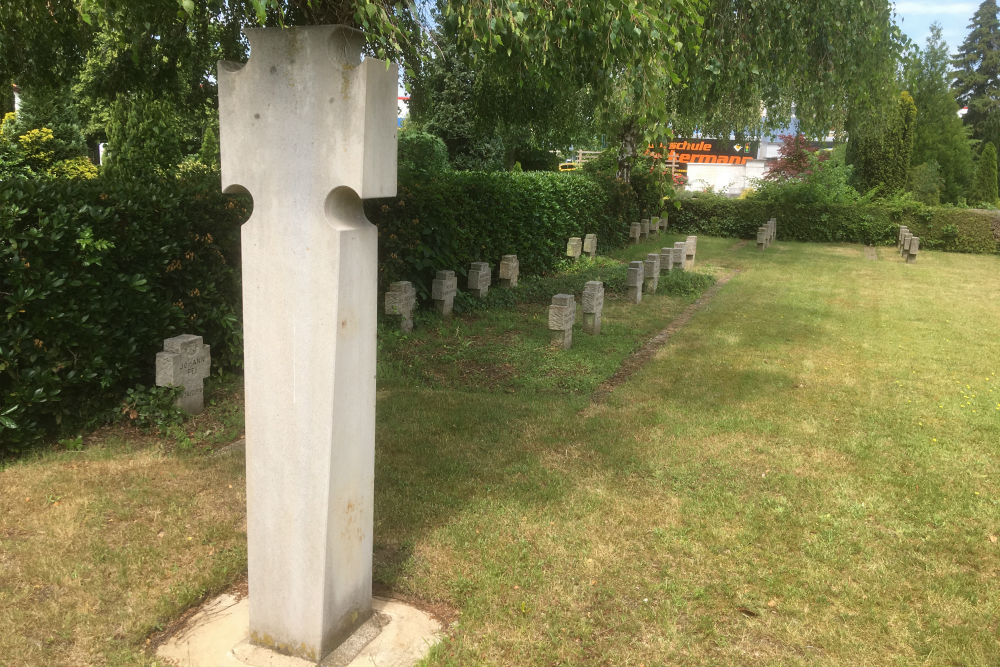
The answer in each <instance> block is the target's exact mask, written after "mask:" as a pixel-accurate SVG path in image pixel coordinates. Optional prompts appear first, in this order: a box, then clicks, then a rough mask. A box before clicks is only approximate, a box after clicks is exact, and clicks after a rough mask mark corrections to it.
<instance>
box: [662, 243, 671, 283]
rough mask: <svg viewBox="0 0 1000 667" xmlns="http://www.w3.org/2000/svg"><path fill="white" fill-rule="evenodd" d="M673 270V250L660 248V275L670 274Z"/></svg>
mask: <svg viewBox="0 0 1000 667" xmlns="http://www.w3.org/2000/svg"><path fill="white" fill-rule="evenodd" d="M673 268H674V249H673V248H670V247H665V248H660V275H661V276H662V275H663V274H664V273H670V272H671V271H672V270H673Z"/></svg>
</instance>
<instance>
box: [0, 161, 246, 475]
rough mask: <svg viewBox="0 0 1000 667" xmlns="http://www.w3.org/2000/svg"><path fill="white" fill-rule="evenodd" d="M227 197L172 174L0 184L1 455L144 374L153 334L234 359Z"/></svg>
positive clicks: (235, 281) (237, 333)
mask: <svg viewBox="0 0 1000 667" xmlns="http://www.w3.org/2000/svg"><path fill="white" fill-rule="evenodd" d="M245 217H246V211H245V210H244V207H243V205H242V204H240V202H239V201H238V200H235V199H233V198H230V197H227V196H224V195H221V194H218V193H214V192H210V191H208V192H207V191H204V190H200V189H193V188H191V187H189V186H187V185H186V184H184V183H182V182H178V181H177V180H175V179H168V180H160V181H157V180H151V181H146V182H143V183H140V184H126V183H115V182H112V181H108V180H106V179H103V178H98V179H94V180H89V181H64V180H45V181H37V180H17V181H5V182H0V266H2V267H3V271H2V276H0V312H2V313H3V314H4V315H5V320H6V326H5V327H4V328H3V329H2V330H0V415H3V416H4V417H5V419H4V420H3V421H2V422H0V456H2V455H5V454H13V453H16V452H18V451H22V450H24V449H26V448H27V447H29V446H31V445H32V444H35V443H36V442H38V441H39V440H40V439H42V438H44V437H47V436H52V435H55V434H57V433H59V432H61V431H63V430H64V429H68V428H75V427H78V426H80V425H82V424H85V423H88V422H90V421H92V420H93V419H94V418H95V417H97V416H98V415H100V414H102V413H104V411H106V409H107V408H109V407H110V406H111V405H113V404H114V403H115V401H117V400H118V399H119V398H120V397H121V396H122V395H123V394H124V392H125V390H126V389H128V388H129V387H133V386H135V385H136V384H145V385H150V384H152V383H153V379H154V378H153V372H154V363H153V362H154V357H155V353H156V352H157V351H158V350H159V349H161V347H162V342H163V339H164V338H167V337H169V336H173V335H176V334H180V333H197V334H199V335H202V336H203V337H204V338H205V341H206V342H207V343H209V344H210V345H211V346H212V358H213V359H212V361H213V367H214V368H225V367H232V366H236V365H239V363H240V360H241V357H242V349H241V339H242V332H241V326H240V318H239V312H240V293H239V265H238V262H239V252H238V251H239V223H240V221H241V220H242V219H244V218H245Z"/></svg>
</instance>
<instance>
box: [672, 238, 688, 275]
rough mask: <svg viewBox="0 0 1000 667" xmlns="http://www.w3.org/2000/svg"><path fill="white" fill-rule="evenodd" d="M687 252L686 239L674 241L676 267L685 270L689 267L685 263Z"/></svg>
mask: <svg viewBox="0 0 1000 667" xmlns="http://www.w3.org/2000/svg"><path fill="white" fill-rule="evenodd" d="M686 254H687V244H686V243H684V241H677V242H676V243H674V268H675V269H677V270H679V271H683V270H684V269H685V268H687V267H686V266H685V265H684V262H685V257H686Z"/></svg>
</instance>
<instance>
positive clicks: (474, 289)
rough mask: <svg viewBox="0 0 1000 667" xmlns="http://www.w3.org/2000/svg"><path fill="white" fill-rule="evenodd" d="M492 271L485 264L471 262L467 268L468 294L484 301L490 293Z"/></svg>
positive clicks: (487, 264)
mask: <svg viewBox="0 0 1000 667" xmlns="http://www.w3.org/2000/svg"><path fill="white" fill-rule="evenodd" d="M492 279H493V271H492V269H490V265H489V263H487V262H473V263H472V265H471V266H470V267H469V293H470V294H472V295H473V296H476V297H479V298H480V299H485V298H486V295H487V294H488V293H489V291H490V281H492Z"/></svg>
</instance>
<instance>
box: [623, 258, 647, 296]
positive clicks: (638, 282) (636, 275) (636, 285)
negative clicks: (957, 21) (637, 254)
mask: <svg viewBox="0 0 1000 667" xmlns="http://www.w3.org/2000/svg"><path fill="white" fill-rule="evenodd" d="M644 268H645V267H644V264H643V262H639V261H636V262H629V265H628V273H627V274H626V277H625V284H626V285H627V286H628V300H629V301H631V302H632V303H641V302H642V279H643V270H644Z"/></svg>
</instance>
